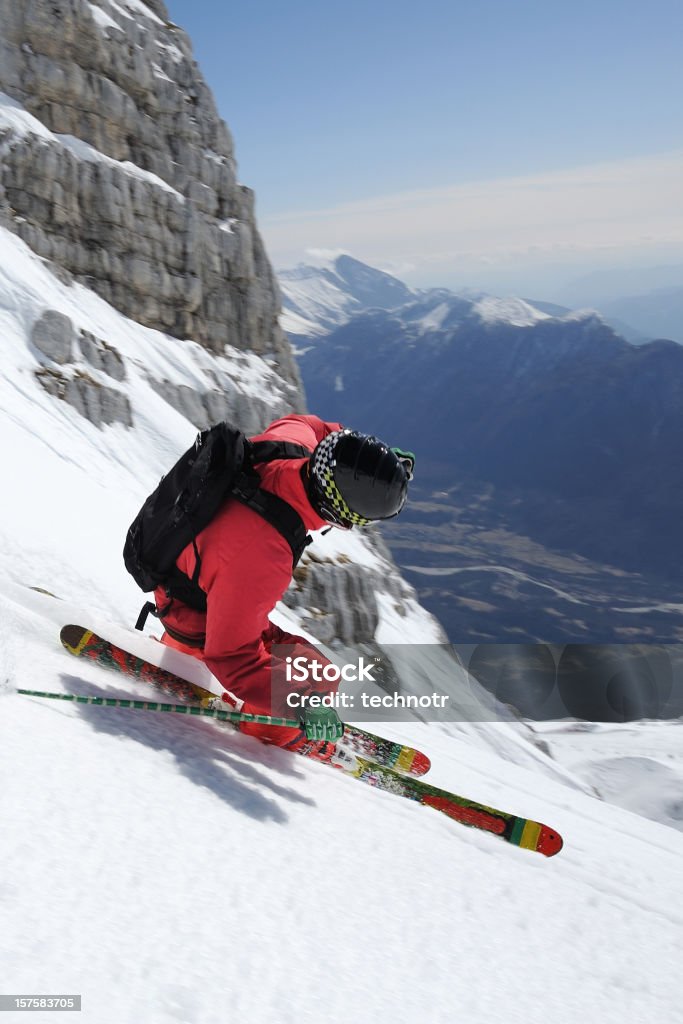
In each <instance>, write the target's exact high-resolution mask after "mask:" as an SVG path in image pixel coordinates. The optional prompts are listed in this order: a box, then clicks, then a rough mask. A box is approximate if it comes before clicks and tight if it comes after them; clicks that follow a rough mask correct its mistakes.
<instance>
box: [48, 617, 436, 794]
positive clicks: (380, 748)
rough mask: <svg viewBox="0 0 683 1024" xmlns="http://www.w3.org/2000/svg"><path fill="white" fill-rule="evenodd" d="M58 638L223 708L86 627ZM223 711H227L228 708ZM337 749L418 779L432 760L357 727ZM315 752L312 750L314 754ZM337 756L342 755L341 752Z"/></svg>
mask: <svg viewBox="0 0 683 1024" xmlns="http://www.w3.org/2000/svg"><path fill="white" fill-rule="evenodd" d="M59 638H60V640H61V642H62V645H63V646H64V647H65V648H66V650H67V651H69V653H70V654H74V655H76V656H77V657H84V658H89V659H90V660H91V661H95V662H97V664H98V665H103V666H104V667H105V668H110V669H114V670H115V671H117V672H121V673H123V674H124V675H127V676H132V677H134V678H135V679H139V680H141V681H142V682H145V683H150V684H151V685H152V686H154V687H156V688H157V689H158V690H161V691H162V692H163V693H165V694H166V695H167V696H171V697H174V698H176V699H179V700H181V701H184V702H185V703H188V704H199V705H200V706H201V707H205V708H208V707H218V706H219V705H220V698H217V697H216V694H214V693H211V692H210V691H209V690H206V689H204V688H203V687H201V686H199V685H197V684H195V683H190V682H188V681H187V680H186V679H182V678H181V677H180V676H178V675H175V674H174V673H172V672H168V671H167V670H166V669H163V668H160V667H159V666H158V665H154V664H152V663H151V662H149V661H146V660H145V659H144V658H141V657H139V656H137V655H135V654H132V653H131V652H130V651H126V650H124V649H123V648H121V647H118V646H117V645H116V644H113V643H111V642H110V641H109V640H105V639H104V637H101V636H98V635H97V634H96V633H93V632H92V630H89V629H86V628H85V627H84V626H76V625H67V626H63V627H62V630H61V632H60V634H59ZM223 708H224V709H225V705H223ZM224 724H230V723H224ZM337 746H338V747H339V746H341V747H343V748H344V750H345V751H347V752H348V753H349V754H351V755H354V756H360V757H363V758H366V759H368V760H369V761H372V762H376V763H378V764H381V765H383V766H384V767H387V768H393V769H395V770H396V771H397V772H399V773H401V774H406V775H411V776H415V777H418V776H421V775H424V774H425V773H426V772H427V771H429V768H430V761H429V758H428V757H427V755H426V754H423V753H422V751H420V750H415V749H414V748H413V747H407V746H405V745H403V744H401V743H394V742H393V741H392V740H387V739H384V738H383V737H382V736H376V735H375V734H374V733H371V732H367V731H366V730H365V729H359V728H358V727H357V726H355V725H348V724H347V725H346V726H345V727H344V736H343V738H342V740H341V741H340V744H337ZM316 749H317V748H316V747H312V748H311V750H312V751H315V750H316ZM301 752H302V753H303V754H304V756H306V755H307V754H308V753H309V751H307V749H306V748H302V751H301ZM337 753H338V754H341V751H338V752H337Z"/></svg>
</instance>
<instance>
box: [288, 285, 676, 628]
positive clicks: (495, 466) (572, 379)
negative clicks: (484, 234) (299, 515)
mask: <svg viewBox="0 0 683 1024" xmlns="http://www.w3.org/2000/svg"><path fill="white" fill-rule="evenodd" d="M343 318H346V319H344V322H343V323H340V324H339V325H338V326H336V327H334V328H333V329H330V330H326V331H324V332H323V327H322V324H318V328H319V333H318V335H317V337H315V339H314V344H312V345H311V344H309V345H308V346H307V348H306V350H305V351H303V350H302V351H300V353H299V364H300V367H301V372H302V377H303V379H304V382H305V385H306V388H307V394H308V397H309V401H310V402H311V404H312V407H313V408H331V409H334V410H335V415H337V416H338V417H339V418H340V419H341V420H342V422H345V423H348V424H351V425H355V424H363V426H364V428H365V429H372V430H374V431H375V432H376V433H377V434H379V436H384V437H388V438H397V439H399V443H401V444H403V445H404V446H405V447H408V448H412V449H414V450H415V451H416V452H417V453H418V467H419V471H418V474H417V477H416V481H415V484H414V485H413V488H412V501H411V503H410V505H409V507H408V509H407V510H406V512H405V514H404V515H402V517H401V519H400V521H399V522H398V524H397V525H394V526H393V527H392V529H391V530H388V531H387V532H386V534H385V536H386V539H387V541H388V542H389V543H390V545H391V546H392V551H393V553H394V556H395V557H396V558H397V559H398V560H399V561H400V564H401V565H402V566H403V568H404V571H405V572H406V574H407V576H408V578H409V579H410V581H411V583H412V584H413V585H414V586H416V587H417V588H418V590H419V592H420V594H421V595H422V597H423V600H425V601H426V602H427V604H428V606H429V607H430V608H431V610H432V611H434V613H435V614H437V615H438V616H439V618H440V620H441V621H442V622H443V624H444V626H445V628H446V630H447V632H448V634H449V636H450V637H451V638H452V639H453V640H455V641H456V642H457V641H461V640H463V639H464V638H468V637H469V638H476V639H481V640H488V641H491V640H496V639H497V640H500V641H502V640H520V639H523V638H528V639H533V640H540V641H546V640H555V641H558V642H559V641H561V640H572V639H574V638H577V637H579V638H581V639H583V640H586V641H588V640H594V641H599V642H610V641H611V642H617V643H618V642H623V639H624V638H631V639H633V640H636V639H638V640H643V641H647V640H648V639H650V640H651V639H657V640H658V641H660V642H667V643H670V642H677V641H678V640H680V638H681V637H683V620H682V619H681V610H680V607H679V605H680V602H679V595H678V570H677V568H676V566H677V563H676V562H675V561H672V558H671V552H672V550H675V549H676V545H677V541H676V537H677V532H678V525H677V520H678V514H677V508H678V502H677V501H676V499H675V496H676V495H677V494H678V493H679V491H680V490H681V488H682V486H683V481H681V479H680V473H679V470H678V466H679V460H678V459H677V457H676V455H675V450H676V447H677V446H678V445H680V443H681V436H682V435H683V422H682V421H681V416H680V409H681V390H682V388H683V363H682V359H683V355H682V353H681V350H680V348H679V347H678V346H676V345H674V344H673V343H667V342H658V343H653V344H649V345H641V346H639V347H634V346H633V345H631V344H628V343H627V342H626V341H625V340H624V339H623V338H621V337H620V336H619V335H618V334H617V333H615V331H614V330H613V329H612V328H611V327H610V326H609V325H608V324H607V323H606V322H605V320H604V319H603V318H602V317H601V316H599V315H598V314H597V313H595V312H594V311H591V310H583V311H581V310H578V311H577V310H569V309H566V308H563V307H559V306H555V305H552V304H548V303H544V302H535V301H534V300H529V299H522V298H515V297H508V298H501V297H495V296H490V295H483V294H481V293H463V294H460V295H455V294H453V293H452V292H449V291H448V290H446V289H432V290H428V291H423V292H420V293H415V294H413V295H412V297H411V298H410V300H409V301H408V302H406V303H404V304H403V305H400V306H398V307H396V308H393V309H379V308H374V309H369V310H365V311H363V312H356V313H354V314H353V315H351V312H350V309H349V308H347V310H346V311H345V312H344V313H343V317H342V319H343ZM321 332H322V333H321ZM309 340H311V339H309ZM387 367H391V372H387ZM615 523H618V524H619V527H618V529H615ZM469 552H471V553H472V554H471V556H469V554H468V553H469ZM475 552H476V554H475ZM444 553H448V554H447V555H445V554H444ZM446 563H447V564H446ZM551 594H554V595H555V597H554V598H550V596H549V595H551ZM565 594H570V595H573V596H572V598H571V600H570V599H565V598H564V597H563V596H562V595H565ZM577 603H578V608H579V609H580V610H581V614H580V615H578V616H577V614H576V612H577ZM643 609H646V611H643Z"/></svg>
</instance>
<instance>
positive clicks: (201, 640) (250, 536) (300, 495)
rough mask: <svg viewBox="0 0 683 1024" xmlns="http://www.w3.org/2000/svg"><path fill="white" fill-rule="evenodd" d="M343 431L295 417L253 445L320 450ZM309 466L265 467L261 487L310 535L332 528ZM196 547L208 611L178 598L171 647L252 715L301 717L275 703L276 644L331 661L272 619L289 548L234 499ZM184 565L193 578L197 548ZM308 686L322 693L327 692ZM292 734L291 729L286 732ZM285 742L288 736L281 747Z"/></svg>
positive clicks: (171, 614) (168, 639) (286, 579)
mask: <svg viewBox="0 0 683 1024" xmlns="http://www.w3.org/2000/svg"><path fill="white" fill-rule="evenodd" d="M341 429H342V428H341V425H340V424H339V423H325V422H323V420H321V419H319V418H318V417H317V416H299V415H291V416H285V417H283V418H282V419H279V420H276V421H275V423H272V424H271V425H270V426H269V427H268V428H267V430H266V431H265V432H264V433H263V434H259V435H257V436H256V437H253V438H252V440H254V441H261V440H280V441H291V442H294V443H296V444H300V445H303V446H304V447H306V448H309V449H310V450H311V451H313V449H314V448H315V446H316V445H317V444H318V442H319V441H321V440H322V439H323V438H324V437H326V436H327V434H329V433H331V432H332V431H335V430H341ZM306 461H307V460H306V459H305V458H304V459H280V460H277V461H275V462H268V463H264V464H263V465H261V466H258V467H257V471H258V474H259V476H260V477H261V486H262V487H263V488H264V489H265V490H267V491H271V492H272V493H273V494H277V495H278V496H279V497H280V498H283V499H284V500H285V501H286V502H288V503H289V504H290V505H291V506H292V507H293V508H294V509H296V511H297V512H298V513H299V515H300V516H301V518H302V520H303V523H304V526H305V527H306V529H307V530H319V529H321V528H322V527H324V526H326V525H327V524H326V523H325V522H324V520H323V519H321V518H320V516H319V515H318V514H317V512H316V511H315V510H314V508H313V506H312V505H311V503H310V502H309V500H308V497H307V494H306V490H305V487H304V483H303V480H302V477H301V469H302V466H303V465H304V464H305V463H306ZM196 543H197V548H198V550H199V556H200V562H201V569H200V574H199V585H200V586H201V588H202V590H204V591H205V592H206V606H207V607H206V614H204V613H203V612H198V611H195V610H194V609H192V608H189V607H188V606H187V605H185V604H183V603H182V602H180V601H178V600H177V599H174V600H173V601H172V603H171V606H170V609H169V610H168V612H167V613H166V614H164V617H163V620H162V621H163V624H164V626H166V627H167V633H166V635H165V636H164V638H163V639H164V643H166V644H168V645H169V646H171V647H175V648H177V649H179V650H183V651H185V652H186V653H189V654H193V655H194V656H195V657H198V658H201V659H202V660H203V661H205V662H206V664H207V666H208V667H209V669H210V670H211V672H213V674H214V675H215V676H216V678H217V679H218V680H219V681H220V682H221V684H222V685H223V686H224V687H225V688H226V690H228V691H230V693H231V694H234V696H235V697H236V698H238V702H237V703H238V706H239V704H240V703H241V702H242V701H244V702H245V706H244V710H245V711H256V712H260V713H265V714H275V715H278V714H279V715H285V716H286V717H289V718H296V717H298V716H297V714H296V712H293V711H292V709H291V708H287V707H286V705H285V706H283V705H282V704H280V705H279V706H273V705H272V704H271V670H272V668H273V657H272V655H271V650H270V649H271V646H272V645H273V644H274V643H275V644H278V643H282V644H296V645H297V649H296V651H293V652H292V654H293V656H294V657H297V656H299V655H300V654H305V655H306V656H307V657H313V658H317V660H319V661H322V662H323V663H326V660H325V659H324V658H323V657H322V656H321V655H320V654H319V653H318V652H317V651H316V650H315V649H314V648H313V647H311V646H310V644H309V643H308V642H307V641H306V640H304V639H302V638H301V637H297V636H294V635H292V634H288V633H285V632H283V631H282V630H280V629H278V627H276V626H274V625H273V624H272V623H271V622H270V621H269V618H268V616H269V613H270V612H271V611H272V610H273V608H274V607H275V605H276V604H277V602H278V601H279V600H280V599H281V597H282V595H283V594H284V592H285V590H286V589H287V587H288V586H289V584H290V582H291V579H292V551H291V548H290V546H289V544H288V543H287V541H286V540H285V539H284V537H283V536H282V535H281V534H280V533H279V532H278V531H277V530H276V529H275V527H274V526H271V524H270V523H268V522H266V520H265V519H264V518H263V517H262V516H260V515H259V514H258V513H257V512H255V511H254V510H253V509H250V508H248V507H247V506H246V505H243V504H242V503H241V502H239V501H228V502H227V503H226V504H225V505H224V506H223V508H222V509H221V510H220V512H219V513H218V515H217V516H216V517H215V518H214V519H213V520H212V521H211V523H209V525H208V526H207V527H206V529H204V530H202V532H201V533H199V534H198V536H197V538H196ZM176 564H177V566H178V568H179V569H180V570H181V571H182V572H184V573H185V574H186V575H187V576H190V577H191V576H192V574H193V573H194V571H195V566H196V557H195V553H194V548H193V545H192V544H189V545H188V546H187V547H186V548H185V550H184V551H183V552H182V553H181V555H180V557H179V558H178V560H177V563H176ZM155 596H156V600H157V607H158V608H164V606H165V605H166V604H168V598H167V597H166V594H165V593H164V591H163V589H159V590H157V592H156V595H155ZM304 689H306V687H304ZM308 689H318V690H321V691H322V690H324V689H325V687H321V686H318V687H317V688H316V687H315V686H311V687H309V688H308ZM329 689H330V688H329V687H327V691H328V692H329ZM245 731H249V732H254V731H255V732H258V733H259V734H261V729H258V728H257V729H253V728H252V729H249V730H245ZM284 732H289V730H281V733H284ZM284 738H285V737H284V736H280V737H279V738H278V739H277V740H276V742H282V740H283V739H284Z"/></svg>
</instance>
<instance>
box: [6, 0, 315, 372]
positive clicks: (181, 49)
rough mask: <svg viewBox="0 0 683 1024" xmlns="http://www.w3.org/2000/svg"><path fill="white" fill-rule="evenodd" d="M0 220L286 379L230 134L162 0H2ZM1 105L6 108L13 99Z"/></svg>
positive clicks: (263, 262)
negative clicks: (13, 106) (265, 361)
mask: <svg viewBox="0 0 683 1024" xmlns="http://www.w3.org/2000/svg"><path fill="white" fill-rule="evenodd" d="M0 35H1V37H2V38H0V91H4V92H5V93H6V94H8V95H9V96H10V97H12V98H13V99H14V100H16V101H18V102H17V111H16V117H9V118H8V117H5V118H4V120H0V206H1V207H2V209H3V214H4V216H3V219H4V222H5V223H6V224H7V225H8V226H9V227H10V229H11V230H13V231H15V232H16V233H17V234H19V235H20V236H21V238H22V239H23V240H24V241H25V242H27V243H28V245H29V246H30V247H31V248H32V249H33V250H34V251H35V252H36V253H37V254H38V255H40V256H42V257H45V258H47V259H49V260H51V261H53V262H54V263H55V264H56V265H58V266H59V267H60V268H63V269H64V270H65V271H66V272H68V273H69V274H71V275H72V276H73V278H75V279H76V280H78V281H79V282H81V283H84V284H85V285H87V286H88V287H89V288H92V289H93V290H94V291H96V292H97V293H98V294H99V295H101V296H102V297H103V298H105V299H106V300H107V301H108V302H110V303H111V304H112V305H113V306H115V307H116V308H117V309H119V310H120V311H121V312H123V313H124V314H125V315H126V316H129V317H131V318H132V319H134V320H136V321H138V322H139V323H142V324H144V325H145V326H148V327H154V328H157V329H159V330H161V331H164V332H165V333H167V334H171V335H173V336H175V337H179V338H192V339H193V340H195V341H197V342H199V343H200V344H201V345H203V346H205V347H206V348H208V349H209V350H210V351H212V352H214V353H220V352H222V351H223V350H224V348H225V346H226V345H231V346H233V347H235V348H237V349H249V350H251V351H253V352H256V353H258V354H261V355H265V356H267V357H270V358H271V359H272V360H273V361H274V363H275V365H276V366H277V369H278V371H279V372H280V373H281V375H282V376H283V377H284V378H285V380H286V381H288V382H290V383H294V384H295V385H297V386H298V382H299V377H298V372H297V370H296V367H295V364H294V361H293V358H292V355H291V352H290V348H289V345H288V343H287V342H286V340H285V338H284V335H283V333H282V331H281V330H280V328H279V326H278V323H277V316H278V312H279V297H278V290H277V286H276V283H275V279H274V275H273V272H272V269H271V267H270V264H269V262H268V259H267V257H266V255H265V252H264V248H263V245H262V242H261V239H260V237H259V234H258V231H257V229H256V225H255V220H254V205H253V196H252V193H251V191H250V190H249V189H248V188H245V187H243V186H241V185H239V184H238V183H237V180H236V174H235V160H234V155H233V146H232V140H231V137H230V134H229V132H228V129H227V128H226V126H225V124H224V123H223V121H222V120H221V119H220V117H219V116H218V114H217V111H216V108H215V105H214V102H213V99H212V96H211V93H210V91H209V89H208V87H207V86H206V84H205V82H204V80H203V79H202V76H201V74H200V72H199V69H198V67H197V65H196V63H195V62H194V60H193V58H192V50H191V45H190V42H189V39H188V37H187V36H186V34H185V33H184V32H183V31H182V30H181V29H179V28H178V27H177V26H175V25H173V24H172V23H171V22H170V21H169V20H168V14H167V12H166V10H165V7H164V5H163V3H161V2H160V0H150V2H148V3H143V2H142V0H116V2H115V0H93V2H88V0H23V2H22V3H16V0H0ZM12 113H14V112H12Z"/></svg>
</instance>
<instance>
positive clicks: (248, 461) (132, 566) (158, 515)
mask: <svg viewBox="0 0 683 1024" xmlns="http://www.w3.org/2000/svg"><path fill="white" fill-rule="evenodd" d="M308 455H310V451H309V450H308V449H307V448H304V447H302V446H301V445H297V444H292V443H291V442H289V441H250V440H249V439H248V438H247V437H246V436H245V435H244V434H243V433H242V431H241V430H238V429H237V428H236V427H233V426H231V425H230V424H229V423H218V424H216V426H213V427H210V428H209V429H208V430H203V431H202V432H201V433H200V434H198V435H197V439H196V441H195V443H194V444H193V445H192V447H191V448H189V449H188V450H187V451H186V452H185V454H184V455H181V456H180V458H179V459H178V461H177V462H176V464H175V466H174V467H173V469H171V470H170V471H169V472H168V473H167V474H166V476H164V477H162V478H161V482H160V483H159V486H158V487H157V488H156V490H155V491H153V493H152V494H150V496H149V497H148V498H147V500H146V501H145V503H144V505H143V506H142V508H141V509H140V511H139V512H138V514H137V516H136V517H135V519H134V520H133V522H132V524H131V526H130V528H129V530H128V533H127V535H126V543H125V545H124V548H123V560H124V562H125V564H126V569H127V570H128V572H129V573H130V574H131V576H132V577H133V579H134V580H135V582H136V583H137V585H138V586H139V587H140V589H141V590H143V591H145V592H146V593H147V592H148V591H151V590H155V589H156V588H157V587H159V586H162V587H164V589H165V591H166V594H167V596H168V597H169V598H174V597H176V598H178V600H180V601H182V602H183V603H184V604H187V605H189V606H190V608H194V609H196V610H197V611H206V593H205V592H204V591H203V590H202V589H201V587H200V586H199V572H200V569H201V563H200V559H199V551H198V549H197V544H196V541H195V538H196V536H197V534H198V533H200V532H201V531H202V530H203V529H204V528H205V527H206V526H208V525H209V523H210V522H211V520H212V519H213V518H214V516H215V515H216V513H217V512H218V510H219V509H220V507H221V506H222V505H223V503H224V502H225V501H226V500H227V499H228V498H231V497H234V498H236V499H237V500H238V501H241V502H243V503H244V504H245V505H248V506H249V508H253V509H254V511H256V512H258V513H259V515H261V516H263V518H264V519H265V520H266V521H267V522H269V523H270V524H271V526H274V527H275V529H276V530H278V531H279V532H280V533H281V534H282V536H283V537H284V538H285V540H286V541H287V542H288V544H289V546H290V547H291V549H292V563H293V566H296V564H297V562H298V561H299V559H300V558H301V555H302V554H303V551H304V548H305V547H306V545H307V544H309V543H310V541H311V538H310V537H309V535H308V534H307V533H306V528H305V526H304V524H303V521H302V519H301V516H300V515H299V513H298V512H296V511H295V510H294V509H293V508H292V506H291V505H288V504H287V502H286V501H283V500H282V498H278V497H277V495H275V494H271V493H270V492H269V491H265V490H263V489H262V488H261V486H260V483H261V481H260V478H259V476H258V474H257V473H256V470H255V469H254V466H256V465H258V464H259V463H262V462H272V461H274V460H275V459H301V458H305V457H306V456H308ZM190 543H191V544H194V551H195V556H196V569H195V571H194V574H193V576H192V577H191V578H190V577H189V576H186V575H185V574H184V573H183V572H181V571H180V570H179V569H178V567H177V566H176V564H175V563H176V559H177V558H178V556H179V555H180V553H181V551H183V550H184V548H186V547H187V545H188V544H190ZM165 610H166V609H162V614H163V612H164V611H165ZM155 611H156V609H155V607H154V605H153V604H151V603H148V604H147V605H145V607H144V608H143V610H142V612H141V615H140V618H139V619H138V622H137V626H136V628H138V629H142V626H143V624H144V621H145V619H146V617H147V614H148V613H149V612H153V613H154V612H155ZM157 614H159V613H157Z"/></svg>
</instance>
